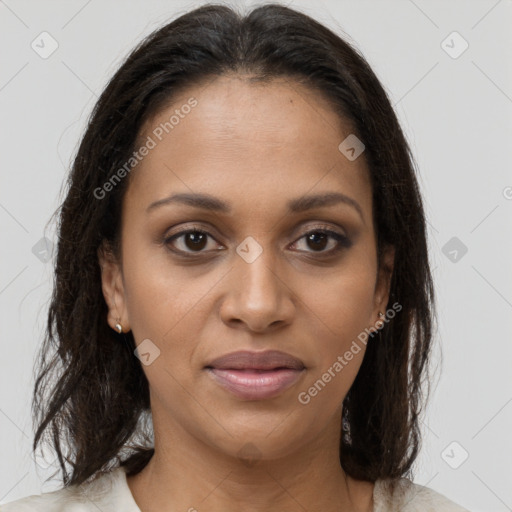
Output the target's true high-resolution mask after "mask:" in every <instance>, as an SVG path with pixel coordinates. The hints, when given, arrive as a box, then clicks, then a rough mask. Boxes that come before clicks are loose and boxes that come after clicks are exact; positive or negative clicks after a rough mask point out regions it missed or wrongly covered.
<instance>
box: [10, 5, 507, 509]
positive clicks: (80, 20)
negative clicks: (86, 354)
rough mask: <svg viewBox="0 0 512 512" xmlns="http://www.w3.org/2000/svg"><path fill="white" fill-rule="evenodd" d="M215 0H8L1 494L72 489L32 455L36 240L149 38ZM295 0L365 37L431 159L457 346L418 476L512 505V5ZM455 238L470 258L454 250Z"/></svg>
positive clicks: (39, 307) (444, 320) (42, 268)
mask: <svg viewBox="0 0 512 512" xmlns="http://www.w3.org/2000/svg"><path fill="white" fill-rule="evenodd" d="M202 3H203V2H184V1H177V0H174V1H169V0H167V1H163V0H162V1H157V0H152V1H142V0H140V1H122V2H121V1H112V0H110V1H105V0H103V1H99V0H89V1H87V0H80V1H75V0H73V1H46V2H39V1H36V0H34V1H23V0H5V1H0V38H1V45H2V51H1V53H0V61H1V71H0V105H1V116H2V123H1V130H2V132H1V138H0V140H1V157H2V167H1V173H2V187H1V190H0V225H1V233H2V240H3V243H2V244H1V245H0V254H1V258H2V260H1V262H2V264H1V274H0V312H1V313H0V314H1V315H2V316H1V327H2V331H1V338H0V344H1V345H0V348H1V351H0V353H1V358H0V365H1V367H0V432H1V435H0V453H1V455H0V503H5V502H8V501H13V500H15V499H17V498H20V497H22V496H26V495H29V494H37V493H39V492H41V491H49V490H53V489H56V488H58V486H59V483H58V482H50V483H48V484H45V485H44V486H42V482H43V480H44V479H45V478H46V477H47V476H49V474H50V472H49V471H48V470H43V469H41V468H40V467H39V466H38V465H36V464H35V462H34V461H33V460H32V459H31V457H30V445H31V441H32V425H31V420H30V401H31V392H32V386H33V374H32V367H33V360H34V355H35V352H36V349H37V347H38V345H39V343H40V341H41V335H42V332H43V328H44V326H45V322H46V311H47V304H48V299H49V294H50V291H51V288H50V286H51V279H52V274H51V271H52V267H51V264H50V262H47V263H44V261H41V257H36V255H35V254H34V253H33V251H32V249H33V247H34V246H35V245H36V244H37V243H38V242H39V241H40V240H41V238H42V237H43V236H46V237H47V238H48V239H50V240H52V241H54V242H55V229H54V226H53V225H52V226H49V227H48V228H47V229H46V230H45V225H46V223H47V221H48V220H49V217H50V215H51V214H52V213H53V212H54V210H55V209H56V207H57V205H58V204H59V193H60V191H61V186H62V183H63V180H64V178H65V176H66V173H67V170H68V168H69V164H70V161H71V157H72V155H73V152H74V150H75V148H76V145H77V143H78V141H79V138H80V136H81V134H82V130H83V127H84V122H85V120H86V116H87V115H88V114H89V112H90V110H91V108H92V106H93V104H94V102H95V100H96V98H97V96H98V95H99V93H100V92H101V90H102V89H103V87H104V86H105V84H106V81H107V80H108V79H109V78H110V77H111V75H112V74H113V72H114V71H115V70H116V69H117V67H118V65H119V64H120V62H121V61H122V59H123V58H124V56H125V55H126V54H127V53H128V51H129V50H130V49H131V48H132V47H133V46H134V45H135V44H136V43H137V42H138V41H140V39H141V38H142V37H143V36H144V35H146V34H148V33H149V32H151V31H152V30H153V29H155V28H157V27H159V26H161V25H163V24H164V23H165V22H166V21H169V20H170V19H171V18H174V17H176V16H177V15H179V14H182V13H184V12H185V11H187V10H189V9H191V8H193V7H197V6H199V5H201V4H202ZM238 3H242V2H238ZM243 3H244V4H245V5H250V4H252V2H243ZM288 5H290V6H292V7H296V8H299V9H300V10H302V11H304V12H306V13H307V14H310V15H312V16H313V17H315V18H316V19H318V20H319V21H321V22H323V23H325V24H327V25H328V26H330V27H331V28H332V29H334V30H336V31H338V32H339V31H340V30H343V31H344V32H346V33H347V34H348V35H349V36H350V37H351V38H352V39H353V41H354V42H355V44H356V45H357V46H358V47H359V48H360V49H361V50H362V52H363V53H364V55H365V56H366V57H367V59H368V61H369V62H370V64H371V65H372V66H373V69H374V70H375V72H376V73H377V75H378V76H379V78H380V79H381V81H382V82H383V84H384V87H385V88H386V90H387V91H388V92H389V94H390V97H391V98H392V100H393V103H394V104H395V105H396V109H397V112H398V115H399V117H400V120H401V122H402V125H403V127H404V130H405V131H406V134H407V137H408V139H409V141H410V143H411V145H412V148H413V151H414V153H415V155H416V158H417V161H418V164H419V168H420V173H421V177H420V180H421V185H422V189H423V193H424V195H425V200H426V208H427V214H428V220H429V226H430V230H429V236H430V248H431V253H432V262H433V268H434V275H435V280H436V289H437V295H438V303H439V333H438V336H437V338H436V348H435V357H434V362H439V361H440V354H441V352H440V351H441V348H440V347H442V356H443V360H442V366H440V367H439V370H438V372H439V371H440V378H439V383H438V385H437V387H436V388H435V392H434V394H433V396H432V400H431V402H430V406H429V408H428V415H427V417H426V420H425V422H424V424H423V432H424V444H423V449H422V452H421V456H420V457H419V459H418V463H417V466H416V468H417V469H416V478H415V482H416V483H420V484H423V485H427V486H429V487H431V488H434V489H436V490H437V491H439V492H441V493H443V494H446V495H447V496H449V497H450V498H451V499H453V500H454V501H456V502H459V503H460V504H462V505H464V506H466V507H467V508H469V509H470V510H472V511H486V512H490V511H505V510H512V462H511V459H512V457H511V455H512V441H511V438H510V431H511V425H512V378H511V359H512V358H511V356H512V344H511V338H510V334H509V333H510V326H511V323H512V286H511V284H512V270H511V265H510V262H511V261H512V258H511V255H512V237H511V234H512V231H511V222H510V220H511V217H512V173H511V169H510V162H511V159H510V153H511V149H510V148H511V146H512V144H511V142H510V141H511V140H512V126H511V125H512V122H511V117H512V116H511V113H512V79H511V69H510V62H512V55H511V54H512V51H511V39H512V35H511V31H510V27H511V26H512V23H511V22H512V1H511V0H499V1H496V0H481V1H468V0H461V1H435V2H434V1H426V0H414V1H412V0H401V1H398V0H396V1H376V0H374V1H350V2H349V1H335V0H331V1H328V0H324V1H317V0H314V1H313V0H309V1H306V0H302V1H293V2H289V3H288ZM43 31H47V32H49V33H50V34H51V36H52V37H53V38H54V39H55V40H56V41H57V42H58V45H59V46H58V48H57V50H56V51H55V52H54V53H53V54H52V55H51V56H50V57H49V58H47V59H43V58H41V57H40V56H39V55H38V54H37V53H36V52H35V51H34V50H33V49H32V48H31V43H32V41H34V40H36V42H37V41H38V40H39V39H38V36H39V35H40V34H41V32H43ZM453 31H457V32H458V33H459V34H460V35H461V36H462V37H463V38H464V40H466V41H467V43H468V44H469V47H468V49H467V50H466V51H465V52H464V53H462V54H461V55H460V56H458V58H452V57H451V56H450V55H448V53H446V51H445V49H443V46H444V47H445V48H446V45H448V46H451V47H452V49H451V50H450V51H451V52H452V53H453V52H458V51H459V50H460V49H461V48H462V46H461V44H463V42H462V41H461V40H457V38H456V37H457V36H455V39H454V36H451V37H450V38H448V39H447V40H446V42H445V43H444V45H442V42H443V41H444V40H445V39H446V38H447V36H449V35H450V34H451V33H452V32H453ZM452 237H457V239H458V240H459V241H460V242H456V243H458V244H459V245H460V243H463V244H464V245H465V246H466V247H467V253H466V254H464V255H462V252H461V251H460V248H459V249H457V248H456V247H455V246H454V247H455V250H457V251H458V252H457V254H455V253H453V250H454V247H451V246H450V245H449V246H447V247H446V248H445V249H444V252H443V247H445V244H447V242H448V241H449V240H450V239H451V238H452ZM445 253H446V254H447V255H445ZM450 253H451V254H450ZM455 256H456V260H455V261H452V260H453V259H454V258H455ZM43 259H44V258H43ZM453 442H455V443H456V444H454V445H453V444H451V443H453ZM447 447H448V448H447ZM465 452H467V453H468V454H469V457H468V458H467V460H466V461H465V462H464V463H463V464H461V465H460V466H459V467H458V468H457V469H453V468H452V467H451V466H457V465H459V464H460V463H461V461H462V460H463V457H464V455H465ZM450 465H451V466H450Z"/></svg>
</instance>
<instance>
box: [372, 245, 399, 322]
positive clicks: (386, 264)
mask: <svg viewBox="0 0 512 512" xmlns="http://www.w3.org/2000/svg"><path fill="white" fill-rule="evenodd" d="M394 263H395V248H394V247H393V246H391V245H388V246H385V247H384V248H383V249H382V252H381V256H380V262H379V269H378V271H377V281H376V284H375V294H374V309H373V318H378V315H379V312H382V313H385V308H386V306H387V304H388V300H389V292H390V288H391V276H392V275H393V267H394Z"/></svg>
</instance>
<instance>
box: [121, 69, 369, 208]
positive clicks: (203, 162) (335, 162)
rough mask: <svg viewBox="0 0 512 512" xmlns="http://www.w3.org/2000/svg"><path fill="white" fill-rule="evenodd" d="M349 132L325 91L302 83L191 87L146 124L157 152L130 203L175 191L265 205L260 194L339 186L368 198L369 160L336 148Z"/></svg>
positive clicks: (222, 81) (139, 171) (228, 80)
mask: <svg viewBox="0 0 512 512" xmlns="http://www.w3.org/2000/svg"><path fill="white" fill-rule="evenodd" d="M350 133H351V129H350V125H349V124H348V123H346V122H343V120H342V119H341V118H340V117H339V116H338V114H337V113H335V112H334V110H333V107H332V105H331V104H330V103H329V102H328V101H327V100H326V99H325V98H324V97H323V96H322V95H321V94H320V93H318V92H316V91H312V90H311V89H309V88H307V87H306V86H304V85H301V84H299V83H298V82H295V81H293V80H291V79H276V80H272V81H271V82H268V83H258V82H256V83H254V82H250V81H249V80H248V79H247V77H240V76H222V77H219V78H217V79H215V80H213V81H210V82H207V83H203V84H201V85H197V86H195V87H190V88H188V89H186V90H185V91H184V92H183V93H181V94H180V95H179V96H176V97H175V98H174V99H173V101H172V103H171V104H169V105H168V106H166V107H165V108H163V109H160V110H159V111H158V112H157V113H156V114H155V115H154V116H152V117H151V118H150V119H149V120H148V121H147V122H146V123H145V125H144V126H143V128H142V130H141V133H140V137H139V141H141V142H142V143H147V142H149V141H151V142H150V144H149V145H151V146H152V149H151V150H150V151H149V152H148V154H147V155H146V156H145V157H144V158H143V159H142V161H141V162H140V163H139V164H138V165H137V166H136V168H135V169H134V171H132V175H131V178H132V181H133V183H131V185H130V187H129V189H128V194H127V200H128V201H129V200H134V199H137V198H138V200H141V201H142V200H144V201H145V202H151V201H154V200H157V199H159V197H160V196H162V197H163V196H165V195H168V194H170V193H172V192H175V191H176V190H177V191H179V192H182V191H183V192H200V191H207V192H209V193H216V194H217V195H218V196H223V197H225V198H226V199H227V198H233V199H234V198H236V197H238V198H242V199H244V200H245V201H247V200H249V199H250V198H251V197H254V198H255V199H256V198H258V199H259V200H260V204H261V199H262V197H261V196H262V195H265V197H266V198H268V200H269V201H270V200H275V201H279V200H280V198H282V196H283V195H290V197H296V196H300V195H304V194H306V193H307V192H308V191H311V192H317V191H318V192H319V191H325V190H330V189H337V190H340V191H342V192H344V193H349V194H353V195H357V196H359V200H360V201H362V202H364V201H368V199H369V197H370V195H369V181H368V172H367V168H366V163H365V161H364V158H362V157H361V158H358V159H357V160H355V161H349V160H348V159H347V158H346V157H345V156H344V155H343V154H342V153H341V152H340V151H339V149H338V146H339V144H340V143H341V142H342V141H343V140H344V139H345V138H346V137H347V136H348V135H350ZM288 192H289V194H288ZM135 196H137V197H135ZM130 198H131V199H130ZM230 202H232V201H230ZM370 206H371V205H370Z"/></svg>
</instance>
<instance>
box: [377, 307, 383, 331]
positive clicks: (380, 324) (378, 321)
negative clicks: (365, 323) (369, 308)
mask: <svg viewBox="0 0 512 512" xmlns="http://www.w3.org/2000/svg"><path fill="white" fill-rule="evenodd" d="M379 317H380V318H384V313H383V312H382V311H379ZM375 325H376V326H377V327H378V328H379V329H382V328H383V327H384V322H383V321H382V320H377V322H375Z"/></svg>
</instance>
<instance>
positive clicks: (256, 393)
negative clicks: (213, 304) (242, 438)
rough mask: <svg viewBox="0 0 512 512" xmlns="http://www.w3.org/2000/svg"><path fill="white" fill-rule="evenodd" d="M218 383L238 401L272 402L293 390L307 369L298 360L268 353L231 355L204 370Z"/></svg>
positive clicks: (281, 354) (278, 352)
mask: <svg viewBox="0 0 512 512" xmlns="http://www.w3.org/2000/svg"><path fill="white" fill-rule="evenodd" d="M205 368H206V369H207V370H208V373H209V374H210V375H211V376H212V377H213V378H214V379H215V381H216V382H217V383H218V384H220V385H221V386H222V387H224V388H225V389H226V390H228V391H230V392H231V393H233V394H234V395H236V396H238V397H239V398H244V399H247V400H261V399H265V398H272V397H275V396H277V395H279V394H281V393H282V392H283V391H285V390H286V389H288V388H290V387H291V386H293V385H294V384H295V383H296V382H297V381H298V380H299V378H300V377H301V376H302V373H303V371H304V370H305V366H304V364H303V363H302V361H300V360H299V359H297V358H296V357H293V356H291V355H290V354H286V353H284V352H280V351H278V350H268V351H266V352H249V351H242V352H232V353H231V354H227V355H225V356H222V357H220V358H218V359H215V360H214V361H212V362H211V363H210V364H208V365H207V366H206V367H205Z"/></svg>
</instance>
